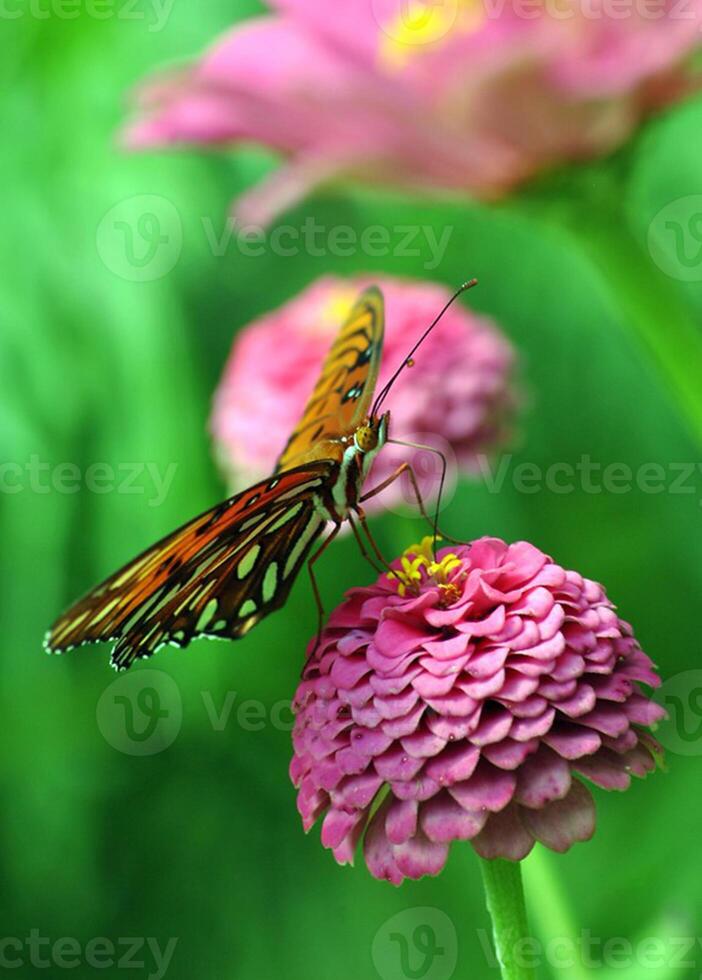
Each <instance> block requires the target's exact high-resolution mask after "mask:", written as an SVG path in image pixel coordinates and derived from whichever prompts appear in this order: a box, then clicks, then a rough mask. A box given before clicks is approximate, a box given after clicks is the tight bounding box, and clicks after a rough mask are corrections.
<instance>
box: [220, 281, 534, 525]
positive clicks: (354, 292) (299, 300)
mask: <svg viewBox="0 0 702 980" xmlns="http://www.w3.org/2000/svg"><path fill="white" fill-rule="evenodd" d="M372 281H373V282H376V283H377V285H379V286H380V288H381V289H382V291H383V295H384V297H385V343H384V348H383V356H382V362H381V370H380V378H379V383H378V391H379V390H380V388H381V387H382V385H383V384H384V383H385V382H386V381H387V380H388V378H389V377H390V375H391V374H392V372H393V370H394V369H395V368H397V367H398V366H399V365H400V364H401V363H402V361H403V359H404V358H405V357H406V356H407V353H408V351H409V350H410V349H411V347H412V345H413V343H414V342H415V341H416V340H417V339H418V338H419V337H420V336H421V334H422V332H423V331H424V330H425V329H426V327H427V326H428V325H429V323H431V321H432V319H433V318H434V317H435V316H436V314H437V312H438V311H439V310H440V309H441V308H442V306H443V305H444V303H446V301H447V300H448V299H449V296H450V292H449V290H447V289H446V287H445V286H442V285H438V284H435V283H429V282H413V281H411V280H406V279H395V278H391V277H389V276H382V277H379V278H377V277H376V278H374V279H373V280H372ZM369 282H370V280H368V279H366V278H364V277H361V278H356V279H353V280H344V279H337V278H334V277H331V276H328V277H324V278H322V279H319V280H317V281H316V282H314V283H312V285H311V286H309V287H308V288H307V289H306V290H305V291H304V292H302V293H301V294H300V295H299V296H297V297H296V298H295V299H293V300H291V301H290V302H289V303H287V304H286V305H285V306H283V307H281V308H280V309H278V310H274V311H273V312H272V313H268V314H266V315H265V316H263V317H261V318H260V319H259V320H257V321H256V322H254V323H252V324H251V325H250V326H248V327H246V328H245V329H244V330H243V331H242V332H241V333H240V334H239V335H238V336H237V338H236V340H235V343H234V347H233V349H232V352H231V355H230V357H229V361H228V363H227V366H226V368H225V370H224V375H223V378H222V380H221V382H220V384H219V387H218V389H217V393H216V395H215V402H214V410H213V414H212V421H211V428H212V432H213V434H214V438H215V444H216V451H217V456H218V458H219V459H220V460H221V463H222V465H223V468H224V470H225V472H226V473H227V475H228V478H229V482H230V485H231V487H232V490H237V489H240V488H242V487H245V486H249V485H250V484H251V483H253V482H255V481H256V480H258V479H263V478H264V477H265V476H267V475H268V474H269V473H270V472H271V471H272V469H273V466H274V464H275V460H276V458H277V457H278V455H279V454H280V451H281V448H282V447H283V446H284V445H285V443H286V442H287V439H288V436H289V435H290V433H291V432H292V431H293V429H294V427H295V425H296V424H297V422H298V420H299V418H300V415H301V414H302V410H303V408H304V406H305V404H306V402H307V399H308V397H309V394H310V392H311V391H312V389H313V388H314V385H315V383H316V381H317V377H318V375H319V370H320V367H321V364H322V362H323V360H324V357H325V355H326V354H327V351H328V350H329V347H330V345H331V343H332V341H333V339H334V337H335V335H336V333H337V331H338V330H339V327H340V325H341V323H342V322H343V320H344V318H345V316H346V315H347V313H348V311H349V310H350V308H351V306H352V304H353V302H354V300H355V299H356V298H357V296H358V294H359V292H360V291H361V290H362V289H363V288H365V286H367V285H368V284H369ZM271 352H275V356H271ZM514 359H515V356H514V351H513V349H512V347H511V345H510V344H509V342H508V341H507V340H506V338H505V337H504V336H503V335H502V334H501V333H500V332H499V330H498V329H497V327H496V326H495V324H494V323H493V321H492V320H490V319H489V318H488V317H482V316H477V315H476V314H474V313H471V312H470V311H469V310H468V309H466V308H465V307H463V306H460V305H459V304H458V303H456V304H454V305H453V306H452V307H451V308H450V309H449V310H448V311H447V312H446V313H445V315H444V317H443V318H442V320H441V323H440V324H439V325H438V326H437V327H436V329H435V330H434V331H433V332H432V333H431V334H430V335H429V337H428V338H427V339H426V341H425V342H424V344H423V345H422V347H421V349H420V351H419V353H418V354H417V357H416V360H415V364H414V367H412V368H409V369H407V370H406V371H404V372H403V374H402V375H401V376H400V377H399V379H398V381H397V383H396V384H395V386H394V387H393V389H392V395H391V396H390V398H389V399H388V407H389V408H390V410H391V412H392V431H391V437H392V438H393V439H402V440H410V441H415V442H416V441H420V442H423V443H427V444H431V445H432V446H433V447H434V448H437V449H440V450H441V451H442V452H444V453H445V454H446V455H448V456H449V457H450V459H449V462H450V463H451V471H450V472H449V480H451V479H455V467H456V465H458V467H460V468H461V469H463V470H465V471H471V470H475V469H476V466H477V455H478V454H479V453H486V452H487V453H489V452H491V451H494V450H495V449H496V448H497V447H498V446H499V445H500V444H501V443H502V442H504V439H505V437H506V434H507V429H508V423H509V420H510V417H511V414H512V410H513V407H514V402H515V396H514V393H513V390H512V386H511V373H512V367H513V363H514ZM404 459H409V460H410V461H414V463H416V464H418V465H417V470H418V472H417V476H418V479H419V481H420V485H421V487H422V490H423V493H425V494H426V496H427V498H431V496H432V491H435V490H436V489H437V486H438V479H439V473H440V461H437V458H436V457H434V456H432V455H431V454H430V453H426V452H424V453H417V452H415V451H410V450H407V449H399V448H396V447H394V446H386V447H385V449H384V450H383V452H382V453H381V454H380V455H379V457H378V459H377V460H376V462H375V464H374V467H373V471H372V474H371V475H370V477H369V478H368V480H367V485H368V488H370V487H371V485H374V484H378V483H380V482H381V480H383V479H385V477H386V476H389V475H390V473H391V472H392V471H393V470H394V469H396V468H397V466H398V465H399V463H400V462H401V461H402V460H404ZM450 489H451V487H450V485H449V486H448V487H447V494H446V496H445V498H444V499H445V500H447V499H448V497H449V496H450ZM403 496H404V499H405V502H406V503H408V504H410V505H414V506H416V501H415V499H414V497H413V494H412V491H411V488H410V487H409V486H406V485H404V484H400V483H399V482H398V483H396V484H393V486H392V487H389V488H388V490H387V491H385V493H383V494H381V495H379V497H378V498H376V499H375V500H374V501H372V502H370V503H371V507H376V508H377V507H381V506H384V507H387V506H388V505H392V504H393V503H397V502H399V501H400V500H402V499H403Z"/></svg>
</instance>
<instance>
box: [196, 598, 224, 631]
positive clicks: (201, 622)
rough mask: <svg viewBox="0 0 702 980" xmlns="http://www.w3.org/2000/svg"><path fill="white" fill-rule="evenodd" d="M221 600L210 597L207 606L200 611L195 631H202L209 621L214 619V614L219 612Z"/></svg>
mask: <svg viewBox="0 0 702 980" xmlns="http://www.w3.org/2000/svg"><path fill="white" fill-rule="evenodd" d="M218 605H219V602H218V600H217V599H210V601H209V602H208V603H207V605H206V606H205V608H204V609H203V610H202V612H201V613H200V618H199V619H198V621H197V624H196V626H195V632H196V633H201V632H202V630H204V629H205V627H206V626H207V624H208V623H209V621H210V620H211V619H212V617H213V616H214V614H215V613H216V612H217V606H218Z"/></svg>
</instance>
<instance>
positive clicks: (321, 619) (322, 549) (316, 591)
mask: <svg viewBox="0 0 702 980" xmlns="http://www.w3.org/2000/svg"><path fill="white" fill-rule="evenodd" d="M340 530H341V524H335V525H334V527H333V528H332V530H331V531H330V532H329V534H328V535H327V536H326V538H325V539H324V541H322V543H321V544H320V546H319V548H317V550H316V551H315V553H314V554H313V555H310V557H309V558H308V559H307V571H308V572H309V575H310V582H311V583H312V592H313V593H314V599H315V602H316V604H317V637H316V639H315V644H314V647H313V648H312V650H311V651H310V653H309V654H308V656H307V660H306V661H305V666H307V663H308V662H309V661H310V660H311V659H312V657H313V656H314V655H315V653H316V652H317V648H318V647H319V641H320V638H321V635H322V626H323V624H324V605H323V603H322V596H321V593H320V591H319V585H318V584H317V577H316V575H315V574H314V568H313V567H312V566H313V565H314V563H315V562H316V561H318V560H319V559H320V558H321V557H322V555H323V554H324V552H325V551H326V550H327V548H328V547H329V545H330V544H331V543H332V541H333V540H334V538H335V537H336V536H337V534H338V533H339V531H340Z"/></svg>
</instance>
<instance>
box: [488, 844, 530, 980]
mask: <svg viewBox="0 0 702 980" xmlns="http://www.w3.org/2000/svg"><path fill="white" fill-rule="evenodd" d="M480 869H481V871H482V875H483V885H484V886H485V898H486V901H487V907H488V911H489V913H490V917H491V919H492V933H493V938H494V941H495V951H496V952H497V959H498V960H499V963H500V970H501V972H502V980H535V977H536V974H535V972H534V968H533V967H532V966H529V965H527V964H528V961H529V955H530V950H529V947H528V945H527V942H528V941H529V939H530V937H529V933H528V927H527V916H526V906H525V904H524V889H523V888H522V870H521V865H520V864H519V862H518V861H503V860H501V859H499V858H497V859H495V860H492V861H486V860H483V859H482V858H481V859H480Z"/></svg>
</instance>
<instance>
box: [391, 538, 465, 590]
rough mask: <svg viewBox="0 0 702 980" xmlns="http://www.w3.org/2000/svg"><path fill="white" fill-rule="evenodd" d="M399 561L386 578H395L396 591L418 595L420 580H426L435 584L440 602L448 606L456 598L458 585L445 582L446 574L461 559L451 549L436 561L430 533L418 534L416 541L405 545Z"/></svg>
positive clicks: (430, 583)
mask: <svg viewBox="0 0 702 980" xmlns="http://www.w3.org/2000/svg"><path fill="white" fill-rule="evenodd" d="M400 565H401V567H400V568H399V569H397V570H396V571H393V572H388V578H389V579H390V580H391V581H392V580H395V581H396V582H397V591H398V593H399V595H401V596H405V595H407V593H408V592H410V593H412V594H414V595H419V591H420V589H419V586H420V585H421V584H422V582H426V583H427V584H429V585H438V586H439V591H440V592H441V597H442V605H447V606H448V605H450V604H451V603H452V602H456V600H457V599H458V598H460V595H461V589H460V586H459V585H458V584H457V583H456V582H449V581H448V577H449V575H451V573H452V572H455V570H456V569H457V568H460V567H461V559H460V558H459V557H458V555H454V554H453V552H449V554H447V555H444V557H443V558H441V559H440V560H439V561H436V560H435V558H434V539H433V538H432V537H429V536H427V537H425V538H422V540H421V542H420V543H419V544H413V545H410V546H409V548H405V550H404V552H403V554H402V557H401V558H400Z"/></svg>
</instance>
